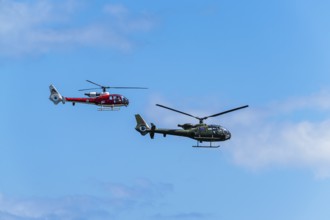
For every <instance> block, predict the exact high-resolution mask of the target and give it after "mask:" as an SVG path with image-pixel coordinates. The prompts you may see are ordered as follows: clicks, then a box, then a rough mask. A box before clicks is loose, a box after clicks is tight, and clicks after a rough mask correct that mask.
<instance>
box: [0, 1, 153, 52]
mask: <svg viewBox="0 0 330 220" xmlns="http://www.w3.org/2000/svg"><path fill="white" fill-rule="evenodd" d="M83 2H84V1H83ZM85 3H86V2H85ZM82 4H83V3H81V1H80V2H79V1H77V0H70V1H51V0H36V1H17V0H0V54H1V55H2V56H22V55H29V54H40V53H45V52H49V51H53V50H56V49H59V48H62V49H64V48H67V47H70V48H74V47H78V46H92V47H109V48H114V49H118V50H121V51H128V50H131V49H132V47H133V46H134V41H133V40H132V39H131V35H133V34H135V33H139V32H142V31H148V30H150V29H151V28H152V26H153V24H152V21H151V19H150V18H149V17H148V16H146V15H143V14H138V15H135V14H133V13H132V12H130V11H129V9H128V8H126V7H125V6H123V5H111V4H109V5H104V8H101V9H99V10H98V11H93V13H95V15H97V16H94V17H98V19H94V17H93V19H79V18H82V17H84V15H85V14H86V16H88V14H89V13H90V11H89V10H92V9H89V7H88V5H86V6H85V7H83V6H82ZM86 4H87V3H86Z"/></svg>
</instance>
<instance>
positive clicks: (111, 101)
mask: <svg viewBox="0 0 330 220" xmlns="http://www.w3.org/2000/svg"><path fill="white" fill-rule="evenodd" d="M64 99H65V101H66V102H72V103H83V104H94V105H98V106H104V107H121V106H128V104H129V101H128V99H127V98H126V97H124V96H122V95H118V94H109V93H108V92H105V93H101V94H100V95H99V96H96V97H88V98H71V97H64Z"/></svg>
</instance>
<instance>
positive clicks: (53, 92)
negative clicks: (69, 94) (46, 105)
mask: <svg viewBox="0 0 330 220" xmlns="http://www.w3.org/2000/svg"><path fill="white" fill-rule="evenodd" d="M49 90H50V96H49V99H50V101H52V102H53V103H54V104H55V105H57V104H58V103H60V102H62V103H63V104H64V103H65V98H64V97H63V96H62V95H61V94H60V93H59V92H58V91H57V89H56V88H55V86H53V85H50V86H49Z"/></svg>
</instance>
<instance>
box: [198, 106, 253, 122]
mask: <svg viewBox="0 0 330 220" xmlns="http://www.w3.org/2000/svg"><path fill="white" fill-rule="evenodd" d="M247 107H249V105H244V106H241V107H238V108H233V109H230V110H227V111H224V112H220V113H217V114H214V115H210V116H207V117H204V118H202V120H205V119H207V118H211V117H216V116H219V115H224V114H227V113H229V112H233V111H237V110H240V109H242V108H247Z"/></svg>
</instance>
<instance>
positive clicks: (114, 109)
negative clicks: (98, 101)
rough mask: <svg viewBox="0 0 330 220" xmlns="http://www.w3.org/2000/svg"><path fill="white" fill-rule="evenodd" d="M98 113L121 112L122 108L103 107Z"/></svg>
mask: <svg viewBox="0 0 330 220" xmlns="http://www.w3.org/2000/svg"><path fill="white" fill-rule="evenodd" d="M97 110H98V111H119V110H120V107H104V106H101V108H98V109H97Z"/></svg>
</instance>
